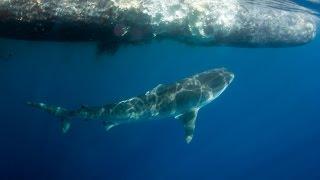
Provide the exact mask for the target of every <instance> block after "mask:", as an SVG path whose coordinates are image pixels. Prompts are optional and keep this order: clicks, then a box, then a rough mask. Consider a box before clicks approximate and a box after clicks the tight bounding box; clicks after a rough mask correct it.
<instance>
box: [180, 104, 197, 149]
mask: <svg viewBox="0 0 320 180" xmlns="http://www.w3.org/2000/svg"><path fill="white" fill-rule="evenodd" d="M198 111H199V109H191V110H189V111H187V112H185V113H183V114H181V115H178V116H176V117H175V118H176V119H179V120H181V122H182V123H183V127H184V133H185V134H184V136H185V140H186V142H187V143H190V142H191V140H192V138H193V132H194V129H195V127H196V125H195V123H196V119H197V115H198Z"/></svg>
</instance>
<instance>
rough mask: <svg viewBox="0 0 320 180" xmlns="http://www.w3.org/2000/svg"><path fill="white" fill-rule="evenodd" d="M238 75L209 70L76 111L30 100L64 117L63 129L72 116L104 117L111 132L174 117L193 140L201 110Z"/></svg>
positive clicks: (61, 117) (65, 128)
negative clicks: (127, 96)
mask: <svg viewBox="0 0 320 180" xmlns="http://www.w3.org/2000/svg"><path fill="white" fill-rule="evenodd" d="M233 79H234V74H233V73H231V72H229V71H227V70H226V69H224V68H220V69H212V70H208V71H205V72H202V73H199V74H196V75H193V76H191V77H188V78H185V79H182V80H180V81H177V82H175V83H172V84H168V85H163V84H159V85H158V86H156V87H155V88H153V89H152V90H150V91H147V92H146V93H145V94H143V95H140V96H136V97H132V98H130V99H127V100H123V101H120V102H117V103H112V104H107V105H103V106H97V107H88V106H81V107H80V108H79V109H76V110H67V109H65V108H62V107H56V106H50V105H47V104H44V103H34V102H28V103H27V104H29V105H30V106H32V107H35V108H38V109H41V110H43V111H46V112H48V113H50V114H53V115H54V116H56V117H58V118H60V119H61V128H62V132H63V133H66V132H67V131H68V130H69V129H70V119H71V118H83V119H87V120H88V119H101V120H102V121H103V124H104V127H105V129H106V130H107V131H109V130H110V129H111V128H113V127H115V126H118V125H120V124H124V123H133V122H139V121H142V120H148V119H149V120H151V119H161V118H166V117H174V118H176V119H178V120H180V121H181V122H182V124H183V127H184V132H185V141H186V142H187V143H190V142H191V140H192V138H193V134H194V130H195V124H196V119H197V114H198V111H199V110H200V109H201V108H202V107H204V106H205V105H207V104H209V103H210V102H212V101H213V100H214V99H216V98H217V97H218V96H219V95H220V94H221V93H222V92H223V91H224V90H225V89H226V88H227V87H228V86H229V84H230V83H231V82H232V81H233Z"/></svg>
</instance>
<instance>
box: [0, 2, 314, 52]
mask: <svg viewBox="0 0 320 180" xmlns="http://www.w3.org/2000/svg"><path fill="white" fill-rule="evenodd" d="M315 14H316V13H314V12H313V11H311V10H309V9H307V8H304V7H302V6H300V5H297V4H295V3H293V2H291V1H288V0H262V1H254V0H196V1H195V0H105V1H102V0H86V1H83V0H1V1H0V37H3V38H13V39H23V40H38V41H94V42H97V43H98V45H99V46H98V47H99V49H101V50H106V51H110V52H112V51H116V50H117V49H118V48H119V47H120V46H122V45H128V44H144V43H147V42H151V41H153V40H162V39H170V40H175V41H179V42H182V43H184V44H189V45H194V46H216V45H226V46H237V47H287V46H297V45H302V44H305V43H308V42H310V41H311V40H312V39H314V37H315V36H316V32H317V24H318V18H317V16H316V15H315Z"/></svg>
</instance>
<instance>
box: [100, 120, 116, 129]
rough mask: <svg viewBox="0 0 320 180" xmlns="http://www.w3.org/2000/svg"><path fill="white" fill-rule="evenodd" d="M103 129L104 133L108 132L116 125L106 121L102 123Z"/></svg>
mask: <svg viewBox="0 0 320 180" xmlns="http://www.w3.org/2000/svg"><path fill="white" fill-rule="evenodd" d="M103 125H104V128H105V130H106V131H109V130H110V129H111V128H113V127H115V126H117V125H118V124H117V123H113V122H108V121H104V122H103Z"/></svg>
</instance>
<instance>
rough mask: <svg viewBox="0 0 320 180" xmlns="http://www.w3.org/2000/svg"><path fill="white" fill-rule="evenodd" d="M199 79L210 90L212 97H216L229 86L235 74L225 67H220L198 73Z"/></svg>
mask: <svg viewBox="0 0 320 180" xmlns="http://www.w3.org/2000/svg"><path fill="white" fill-rule="evenodd" d="M197 79H198V80H199V81H200V83H201V84H202V86H203V88H206V89H209V90H210V92H211V93H210V94H211V96H212V97H210V99H214V98H216V97H218V96H219V95H220V94H221V93H222V92H223V91H224V90H225V89H226V88H227V87H228V86H229V84H230V83H231V82H232V81H233V79H234V74H233V73H232V72H230V71H228V70H226V69H225V68H219V69H212V70H209V71H206V72H203V73H201V74H198V77H197Z"/></svg>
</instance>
